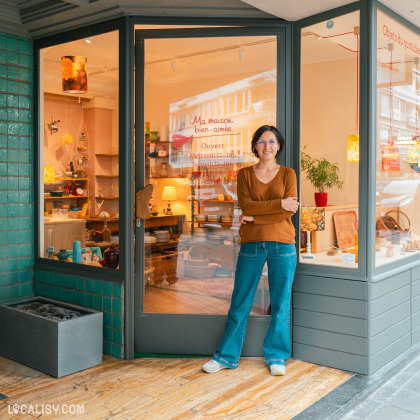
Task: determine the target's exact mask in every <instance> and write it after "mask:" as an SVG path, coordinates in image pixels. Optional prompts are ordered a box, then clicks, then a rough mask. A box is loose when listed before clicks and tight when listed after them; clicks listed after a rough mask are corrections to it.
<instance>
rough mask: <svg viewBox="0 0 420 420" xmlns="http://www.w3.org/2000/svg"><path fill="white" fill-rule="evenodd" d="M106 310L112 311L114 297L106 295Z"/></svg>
mask: <svg viewBox="0 0 420 420" xmlns="http://www.w3.org/2000/svg"><path fill="white" fill-rule="evenodd" d="M103 301H104V310H105V311H110V312H111V311H112V299H111V298H110V297H108V296H104V299H103Z"/></svg>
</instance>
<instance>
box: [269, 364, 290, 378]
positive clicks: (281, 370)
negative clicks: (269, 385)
mask: <svg viewBox="0 0 420 420" xmlns="http://www.w3.org/2000/svg"><path fill="white" fill-rule="evenodd" d="M270 372H271V374H272V375H274V376H283V375H284V374H285V373H286V366H284V365H271V366H270Z"/></svg>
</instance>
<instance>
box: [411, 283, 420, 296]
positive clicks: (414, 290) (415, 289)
mask: <svg viewBox="0 0 420 420" xmlns="http://www.w3.org/2000/svg"><path fill="white" fill-rule="evenodd" d="M419 295H420V280H417V281H415V282H413V283H411V296H412V297H415V296H419Z"/></svg>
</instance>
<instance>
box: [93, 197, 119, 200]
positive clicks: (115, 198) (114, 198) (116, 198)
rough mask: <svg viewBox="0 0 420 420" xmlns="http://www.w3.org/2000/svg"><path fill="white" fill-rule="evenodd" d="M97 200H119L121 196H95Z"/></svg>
mask: <svg viewBox="0 0 420 420" xmlns="http://www.w3.org/2000/svg"><path fill="white" fill-rule="evenodd" d="M95 198H96V199H97V200H118V199H119V198H120V197H95Z"/></svg>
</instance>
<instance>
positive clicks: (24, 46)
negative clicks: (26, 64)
mask: <svg viewBox="0 0 420 420" xmlns="http://www.w3.org/2000/svg"><path fill="white" fill-rule="evenodd" d="M30 45H31V41H26V40H22V39H19V52H21V53H27V54H29V53H30V52H31V47H30ZM21 55H23V54H21Z"/></svg>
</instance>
